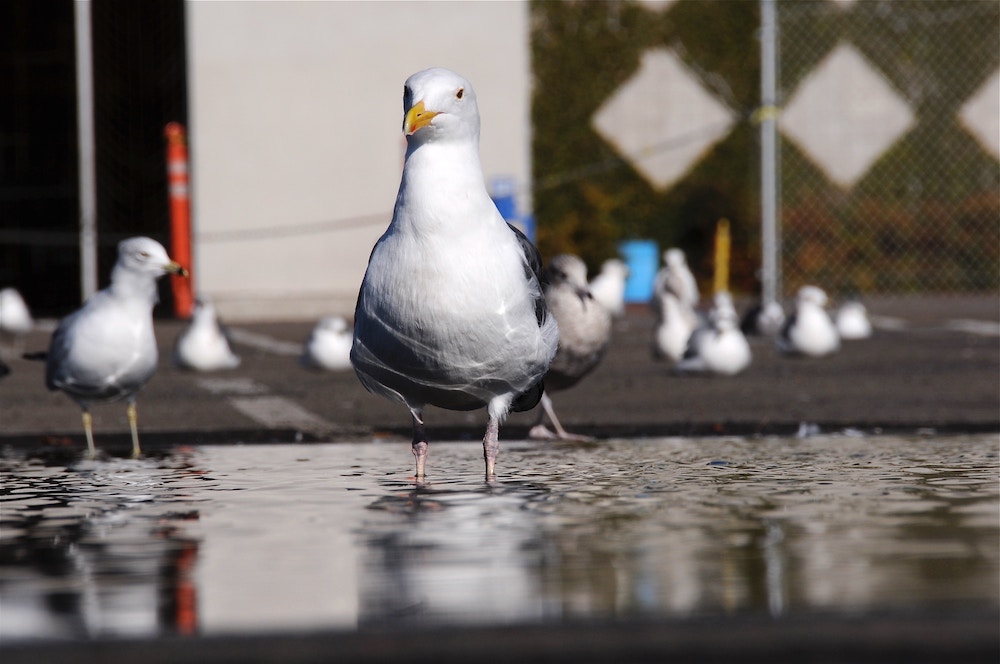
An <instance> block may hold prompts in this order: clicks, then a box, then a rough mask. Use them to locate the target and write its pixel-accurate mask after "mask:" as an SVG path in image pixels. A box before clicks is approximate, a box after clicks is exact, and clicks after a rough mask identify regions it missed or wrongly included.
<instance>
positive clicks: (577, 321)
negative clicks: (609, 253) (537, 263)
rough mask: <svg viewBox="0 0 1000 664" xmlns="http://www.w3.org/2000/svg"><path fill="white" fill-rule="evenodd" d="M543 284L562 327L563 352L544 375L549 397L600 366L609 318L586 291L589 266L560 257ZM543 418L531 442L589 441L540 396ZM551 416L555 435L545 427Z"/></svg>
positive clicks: (531, 434) (608, 335)
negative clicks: (567, 425)
mask: <svg viewBox="0 0 1000 664" xmlns="http://www.w3.org/2000/svg"><path fill="white" fill-rule="evenodd" d="M542 281H543V282H544V283H545V303H546V304H547V305H548V307H549V311H550V312H552V315H553V316H555V317H556V321H557V322H558V323H559V350H557V351H556V356H555V358H554V359H553V360H552V364H551V366H549V372H548V373H547V374H545V387H546V389H547V390H549V391H553V390H564V389H566V388H569V387H572V386H574V385H576V384H577V383H578V382H579V381H580V379H582V378H583V377H584V376H586V375H587V374H588V373H590V372H591V371H592V370H593V369H594V367H596V366H597V365H598V363H599V362H600V361H601V358H603V357H604V352H605V351H606V350H607V349H608V343H609V342H610V341H611V312H609V311H608V310H607V309H605V308H604V307H603V306H601V305H600V304H599V303H598V302H597V301H596V300H595V299H594V297H593V295H592V294H591V292H590V289H589V288H588V287H587V266H586V265H584V263H583V261H582V260H580V258H579V257H578V256H574V255H572V254H559V255H558V256H555V257H553V258H552V260H551V261H549V265H548V267H546V268H545V272H544V274H543V277H542ZM542 409H543V412H542V413H540V414H539V420H538V423H537V424H536V425H535V426H534V427H532V429H531V431H530V432H529V433H528V436H529V437H530V438H541V439H552V438H559V439H561V440H589V439H588V438H587V437H585V436H578V435H575V434H571V433H568V432H567V431H566V430H565V429H563V427H562V424H560V423H559V419H558V418H557V417H556V413H555V410H554V409H553V408H552V400H551V399H550V398H549V395H548V394H543V395H542ZM545 415H548V417H549V421H551V422H552V426H553V427H554V428H555V430H556V431H555V433H552V432H551V431H549V430H548V429H547V428H546V427H545V425H544V424H542V421H541V420H542V417H544V416H545Z"/></svg>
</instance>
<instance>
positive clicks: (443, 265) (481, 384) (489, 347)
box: [351, 68, 559, 479]
mask: <svg viewBox="0 0 1000 664" xmlns="http://www.w3.org/2000/svg"><path fill="white" fill-rule="evenodd" d="M403 111H404V119H403V133H404V134H405V135H406V140H407V147H406V158H405V161H404V163H403V174H402V181H401V182H400V185H399V193H398V195H397V196H396V206H395V210H394V211H393V216H392V222H391V223H390V224H389V227H388V229H387V230H386V231H385V233H384V234H383V235H382V237H381V238H379V240H378V242H377V243H376V244H375V247H374V249H372V253H371V257H370V258H369V260H368V269H367V271H366V272H365V277H364V280H363V281H362V284H361V291H360V293H359V294H358V303H357V308H356V310H355V315H354V344H353V347H352V349H351V362H352V364H353V365H354V369H355V371H356V373H357V374H358V378H359V379H360V380H361V383H362V384H363V385H364V386H365V387H366V388H367V389H368V390H369V391H371V392H374V393H376V394H380V395H382V396H384V397H386V398H388V399H393V400H396V401H400V402H402V403H403V404H404V405H405V406H406V407H407V408H408V409H409V411H410V415H411V417H412V419H413V444H412V448H413V455H414V457H415V459H416V475H417V478H418V479H419V478H422V477H424V470H425V464H426V461H427V447H428V445H427V437H426V434H425V432H424V419H423V411H424V407H425V406H426V405H428V404H429V405H433V406H438V407H440V408H446V409H449V410H474V409H477V408H482V407H484V406H485V407H486V409H487V412H488V415H489V421H488V424H487V426H486V435H485V436H484V437H483V456H484V458H485V461H486V476H487V478H491V477H493V476H494V475H495V466H496V457H497V452H498V451H499V447H500V443H499V439H498V433H499V427H500V423H501V422H502V421H503V420H504V418H505V417H506V416H507V413H508V411H510V410H515V411H522V410H528V409H530V408H533V407H534V406H535V405H536V404H537V403H538V401H539V399H540V398H541V396H542V391H543V388H542V377H543V376H544V375H545V372H546V370H547V369H548V367H549V363H550V362H551V361H552V357H553V355H555V352H556V345H557V343H558V341H559V328H558V325H557V323H556V321H555V318H553V317H552V316H550V315H549V313H548V310H547V309H546V306H545V298H544V295H543V294H542V291H541V287H540V285H539V272H540V270H541V260H540V258H539V256H538V251H537V250H536V249H535V248H534V246H532V244H531V243H530V242H529V241H528V239H527V238H526V237H524V235H523V234H521V233H520V232H519V231H517V230H516V229H514V228H513V227H511V226H509V225H508V224H507V223H506V222H505V221H504V220H503V217H501V216H500V213H499V212H498V211H497V208H496V206H495V205H494V204H493V201H492V200H491V199H490V197H489V194H488V193H487V191H486V185H485V183H484V180H483V173H482V166H481V165H480V162H479V109H478V107H477V105H476V94H475V92H474V91H473V89H472V85H471V84H470V83H469V82H468V81H467V80H465V79H464V78H462V77H461V76H459V75H458V74H456V73H454V72H452V71H449V70H447V69H440V68H435V69H427V70H425V71H421V72H418V73H416V74H414V75H412V76H411V77H410V78H408V79H407V80H406V83H405V85H404V88H403Z"/></svg>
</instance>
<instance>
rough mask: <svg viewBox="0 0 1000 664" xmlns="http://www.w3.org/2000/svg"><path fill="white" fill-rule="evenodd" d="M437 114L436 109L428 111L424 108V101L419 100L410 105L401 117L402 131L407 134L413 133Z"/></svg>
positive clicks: (427, 123)
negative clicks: (404, 115) (403, 116)
mask: <svg viewBox="0 0 1000 664" xmlns="http://www.w3.org/2000/svg"><path fill="white" fill-rule="evenodd" d="M435 115H437V111H428V110H427V109H425V108H424V102H422V101H419V102H417V103H416V104H414V105H413V106H412V107H410V110H409V111H407V112H406V117H405V118H404V119H403V133H404V134H406V135H407V136H411V135H413V134H415V133H416V132H417V131H418V130H420V129H422V128H424V127H426V126H427V125H429V124H430V123H431V120H433V119H434V116H435Z"/></svg>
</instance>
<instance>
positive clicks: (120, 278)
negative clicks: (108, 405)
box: [45, 237, 187, 457]
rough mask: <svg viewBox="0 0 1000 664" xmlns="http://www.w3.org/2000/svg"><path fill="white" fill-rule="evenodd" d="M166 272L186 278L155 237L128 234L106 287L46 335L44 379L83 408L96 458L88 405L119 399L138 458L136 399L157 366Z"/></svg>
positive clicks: (50, 387)
mask: <svg viewBox="0 0 1000 664" xmlns="http://www.w3.org/2000/svg"><path fill="white" fill-rule="evenodd" d="M167 273H173V274H179V275H182V276H187V271H186V270H185V269H184V268H182V267H181V266H180V265H178V264H177V263H175V262H173V261H172V260H170V258H169V257H168V256H167V252H166V250H165V249H164V248H163V246H162V245H161V244H160V243H159V242H157V241H156V240H151V239H150V238H148V237H134V238H130V239H128V240H123V241H121V242H120V243H119V244H118V261H117V262H116V263H115V266H114V268H113V269H112V271H111V285H110V286H108V287H107V288H105V289H104V290H102V291H100V292H98V293H97V294H95V295H94V296H93V297H91V298H90V299H88V300H87V302H86V303H84V305H83V307H81V308H80V309H78V310H76V311H75V312H73V313H72V314H70V315H69V316H66V317H65V318H63V319H62V321H61V322H60V323H59V326H58V327H57V328H56V331H55V332H54V333H53V334H52V342H51V343H50V345H49V352H48V353H47V354H46V364H45V384H46V386H47V387H48V388H49V389H50V390H62V391H63V392H65V393H66V394H67V395H69V396H70V398H72V399H73V400H74V401H76V402H77V403H78V404H80V408H81V409H83V431H84V433H85V434H86V436H87V450H88V452H89V454H90V456H91V457H93V456H94V455H95V448H94V433H93V428H92V422H91V416H90V405H91V404H93V403H103V402H110V401H118V400H120V399H125V400H126V402H127V403H128V406H127V407H126V410H125V412H126V413H127V415H128V422H129V427H130V428H131V430H132V456H134V457H138V456H139V431H138V427H137V425H136V408H135V398H136V394H137V393H138V392H139V389H140V388H141V387H142V386H143V385H145V384H146V381H148V380H149V379H150V378H152V376H153V373H154V372H155V371H156V362H157V357H158V356H157V350H156V337H155V336H154V334H153V306H154V305H155V304H156V302H157V300H158V295H157V292H156V281H157V279H159V278H160V277H162V276H163V275H165V274H167Z"/></svg>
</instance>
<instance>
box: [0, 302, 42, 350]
mask: <svg viewBox="0 0 1000 664" xmlns="http://www.w3.org/2000/svg"><path fill="white" fill-rule="evenodd" d="M34 327H35V321H34V319H32V317H31V312H30V311H29V310H28V305H27V303H25V301H24V298H23V297H21V294H20V293H19V292H18V291H17V289H16V288H4V289H2V290H0V339H2V340H3V341H4V343H5V344H10V345H11V347H12V349H13V351H14V352H15V354H16V353H19V352H20V345H21V344H22V342H23V341H24V337H25V336H26V335H27V334H28V333H29V332H31V330H32V329H33V328H34Z"/></svg>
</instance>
